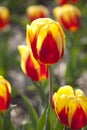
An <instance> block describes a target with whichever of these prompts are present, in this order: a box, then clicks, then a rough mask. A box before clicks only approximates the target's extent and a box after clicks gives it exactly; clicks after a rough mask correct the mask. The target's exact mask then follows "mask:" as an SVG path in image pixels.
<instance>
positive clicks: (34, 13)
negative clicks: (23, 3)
mask: <svg viewBox="0 0 87 130" xmlns="http://www.w3.org/2000/svg"><path fill="white" fill-rule="evenodd" d="M26 14H27V17H28V19H29V21H33V20H35V19H37V18H45V17H48V16H49V11H48V9H47V8H46V7H45V6H43V5H32V6H29V7H28V8H27V10H26Z"/></svg>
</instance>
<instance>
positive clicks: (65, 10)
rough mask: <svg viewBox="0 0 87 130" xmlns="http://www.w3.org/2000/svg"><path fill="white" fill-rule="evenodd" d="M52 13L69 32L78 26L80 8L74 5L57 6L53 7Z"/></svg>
mask: <svg viewBox="0 0 87 130" xmlns="http://www.w3.org/2000/svg"><path fill="white" fill-rule="evenodd" d="M53 15H54V17H55V19H56V20H57V21H59V22H60V23H61V24H62V25H63V26H64V27H65V28H66V29H67V30H69V31H71V32H74V31H76V30H77V29H78V28H79V27H80V21H81V20H80V19H81V18H80V10H79V8H78V7H76V6H74V5H70V4H65V5H63V6H57V7H55V8H54V9H53Z"/></svg>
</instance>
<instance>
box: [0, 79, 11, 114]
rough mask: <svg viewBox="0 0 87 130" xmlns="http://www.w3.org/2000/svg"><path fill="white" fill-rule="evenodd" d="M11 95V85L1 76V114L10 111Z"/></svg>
mask: <svg viewBox="0 0 87 130" xmlns="http://www.w3.org/2000/svg"><path fill="white" fill-rule="evenodd" d="M10 93H11V85H10V83H9V82H8V81H7V80H6V79H4V77H2V76H0V112H2V111H5V110H7V109H8V107H9V105H10V102H11V97H10Z"/></svg>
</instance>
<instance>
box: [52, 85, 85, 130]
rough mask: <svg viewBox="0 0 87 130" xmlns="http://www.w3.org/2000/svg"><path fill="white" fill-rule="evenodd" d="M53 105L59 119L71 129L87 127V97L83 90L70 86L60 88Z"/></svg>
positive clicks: (55, 94)
mask: <svg viewBox="0 0 87 130" xmlns="http://www.w3.org/2000/svg"><path fill="white" fill-rule="evenodd" d="M53 105H54V110H55V113H56V115H57V117H58V119H59V120H60V121H61V122H62V123H63V124H64V125H66V126H68V127H69V128H71V129H80V128H82V127H84V126H85V125H87V97H86V96H85V94H84V93H83V91H82V90H80V89H77V90H75V91H74V90H73V88H72V87H71V86H69V85H66V86H63V87H60V88H59V90H58V91H57V92H56V93H54V95H53Z"/></svg>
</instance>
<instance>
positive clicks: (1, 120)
mask: <svg viewBox="0 0 87 130" xmlns="http://www.w3.org/2000/svg"><path fill="white" fill-rule="evenodd" d="M0 130H4V128H3V119H2V117H1V115H0Z"/></svg>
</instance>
